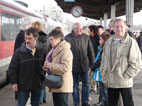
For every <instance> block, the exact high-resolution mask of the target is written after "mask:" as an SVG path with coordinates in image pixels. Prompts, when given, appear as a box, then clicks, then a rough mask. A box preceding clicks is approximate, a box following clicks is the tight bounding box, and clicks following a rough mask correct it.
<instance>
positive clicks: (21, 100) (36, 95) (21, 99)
mask: <svg viewBox="0 0 142 106" xmlns="http://www.w3.org/2000/svg"><path fill="white" fill-rule="evenodd" d="M30 93H31V106H40V95H41V90H39V91H35V92H30V91H19V92H18V105H17V106H25V105H26V103H27V100H28V98H29V94H30Z"/></svg>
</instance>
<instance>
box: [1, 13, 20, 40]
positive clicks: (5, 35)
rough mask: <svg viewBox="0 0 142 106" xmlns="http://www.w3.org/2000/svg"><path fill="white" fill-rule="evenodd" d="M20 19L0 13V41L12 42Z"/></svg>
mask: <svg viewBox="0 0 142 106" xmlns="http://www.w3.org/2000/svg"><path fill="white" fill-rule="evenodd" d="M20 19H21V17H19V16H15V15H13V14H9V13H4V12H1V40H2V41H13V40H15V38H16V35H17V33H18V32H19V28H20V25H21V20H20Z"/></svg>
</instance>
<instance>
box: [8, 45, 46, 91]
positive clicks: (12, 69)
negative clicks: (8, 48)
mask: <svg viewBox="0 0 142 106" xmlns="http://www.w3.org/2000/svg"><path fill="white" fill-rule="evenodd" d="M46 54H47V53H46V52H45V49H43V48H39V47H37V49H36V52H35V55H34V56H32V54H31V51H30V50H29V49H27V48H26V44H25V43H23V44H22V45H21V47H20V48H18V49H17V50H16V51H15V53H14V55H13V57H12V60H11V63H10V65H9V70H8V75H9V77H10V82H11V83H12V84H16V83H17V84H18V90H19V91H36V90H41V89H42V88H43V80H44V77H45V71H44V70H43V69H42V66H43V64H44V60H45V56H46Z"/></svg>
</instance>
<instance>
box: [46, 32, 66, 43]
mask: <svg viewBox="0 0 142 106" xmlns="http://www.w3.org/2000/svg"><path fill="white" fill-rule="evenodd" d="M50 36H53V37H54V38H55V39H57V38H61V41H62V40H63V39H64V35H63V33H62V32H61V31H59V30H57V29H54V30H52V31H51V32H50V33H49V37H50Z"/></svg>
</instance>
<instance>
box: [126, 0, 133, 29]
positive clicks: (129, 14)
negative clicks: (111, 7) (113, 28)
mask: <svg viewBox="0 0 142 106" xmlns="http://www.w3.org/2000/svg"><path fill="white" fill-rule="evenodd" d="M133 13H134V0H126V21H127V22H128V24H129V25H130V26H131V28H130V30H132V29H133Z"/></svg>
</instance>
